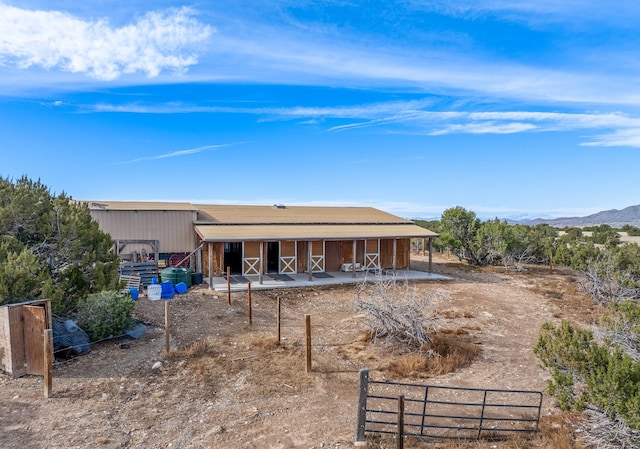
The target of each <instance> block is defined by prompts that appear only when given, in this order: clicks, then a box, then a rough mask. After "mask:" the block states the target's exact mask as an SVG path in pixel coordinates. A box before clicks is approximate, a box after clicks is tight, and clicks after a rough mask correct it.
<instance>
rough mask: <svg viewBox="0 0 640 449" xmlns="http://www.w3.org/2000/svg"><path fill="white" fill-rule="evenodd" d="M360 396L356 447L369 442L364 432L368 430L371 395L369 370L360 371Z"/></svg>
mask: <svg viewBox="0 0 640 449" xmlns="http://www.w3.org/2000/svg"><path fill="white" fill-rule="evenodd" d="M359 387H360V388H359V395H358V424H357V427H356V445H358V446H360V445H363V444H364V443H366V442H367V439H366V438H365V436H364V432H365V430H366V428H367V394H368V393H369V370H368V369H361V370H360V385H359Z"/></svg>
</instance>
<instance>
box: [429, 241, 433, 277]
mask: <svg viewBox="0 0 640 449" xmlns="http://www.w3.org/2000/svg"><path fill="white" fill-rule="evenodd" d="M432 243H433V239H432V238H431V237H429V273H431V270H432V268H433V267H432V265H433V245H432Z"/></svg>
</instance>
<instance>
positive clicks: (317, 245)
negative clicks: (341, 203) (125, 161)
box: [88, 201, 438, 284]
mask: <svg viewBox="0 0 640 449" xmlns="http://www.w3.org/2000/svg"><path fill="white" fill-rule="evenodd" d="M88 204H89V209H90V211H91V214H92V216H93V217H94V219H96V220H97V221H98V223H99V225H100V228H101V229H102V230H103V231H105V232H107V233H109V234H110V235H111V237H112V238H113V239H114V240H115V241H116V243H117V248H118V250H119V251H122V248H124V246H123V244H124V245H130V246H129V248H135V249H136V250H140V248H139V246H135V245H144V244H146V243H148V242H153V241H155V242H157V243H156V252H157V253H163V254H166V253H173V252H176V253H187V254H188V253H192V252H193V253H194V254H195V256H194V259H195V262H194V264H193V265H194V268H195V269H196V270H197V271H201V272H202V273H203V274H204V276H205V278H207V279H208V280H209V282H210V284H211V280H212V279H213V277H214V276H223V275H224V273H225V272H226V270H227V269H228V268H229V269H230V270H231V272H232V273H234V274H240V275H243V276H251V275H257V276H262V275H263V274H266V273H278V274H296V273H309V274H311V273H319V272H331V271H354V270H356V271H366V270H381V269H407V268H409V263H410V239H412V238H420V239H424V243H426V245H425V244H423V246H422V247H423V248H429V249H431V241H432V239H434V238H436V237H437V236H438V234H436V233H434V232H432V231H429V230H428V229H424V228H422V227H420V226H417V225H416V224H414V223H413V222H412V221H410V220H406V219H404V218H401V217H397V216H395V215H392V214H389V213H386V212H383V211H381V210H378V209H374V208H371V207H307V206H281V205H275V206H237V205H203V204H190V203H153V202H151V203H147V202H117V201H101V202H89V203H88ZM118 242H120V243H118ZM155 260H158V258H157V255H156V259H155ZM354 264H355V265H354ZM429 268H430V269H431V262H430V263H429Z"/></svg>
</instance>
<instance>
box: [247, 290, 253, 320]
mask: <svg viewBox="0 0 640 449" xmlns="http://www.w3.org/2000/svg"><path fill="white" fill-rule="evenodd" d="M247 288H248V290H247V293H248V295H249V298H248V300H249V324H253V317H252V315H251V281H249V283H248V284H247Z"/></svg>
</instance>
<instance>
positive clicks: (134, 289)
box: [129, 287, 140, 301]
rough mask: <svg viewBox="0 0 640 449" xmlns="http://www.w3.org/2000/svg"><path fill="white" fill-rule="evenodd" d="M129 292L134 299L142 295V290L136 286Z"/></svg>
mask: <svg viewBox="0 0 640 449" xmlns="http://www.w3.org/2000/svg"><path fill="white" fill-rule="evenodd" d="M129 293H130V294H131V299H133V300H134V301H135V300H136V299H138V295H140V292H139V291H138V289H137V288H135V287H131V288H129Z"/></svg>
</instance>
